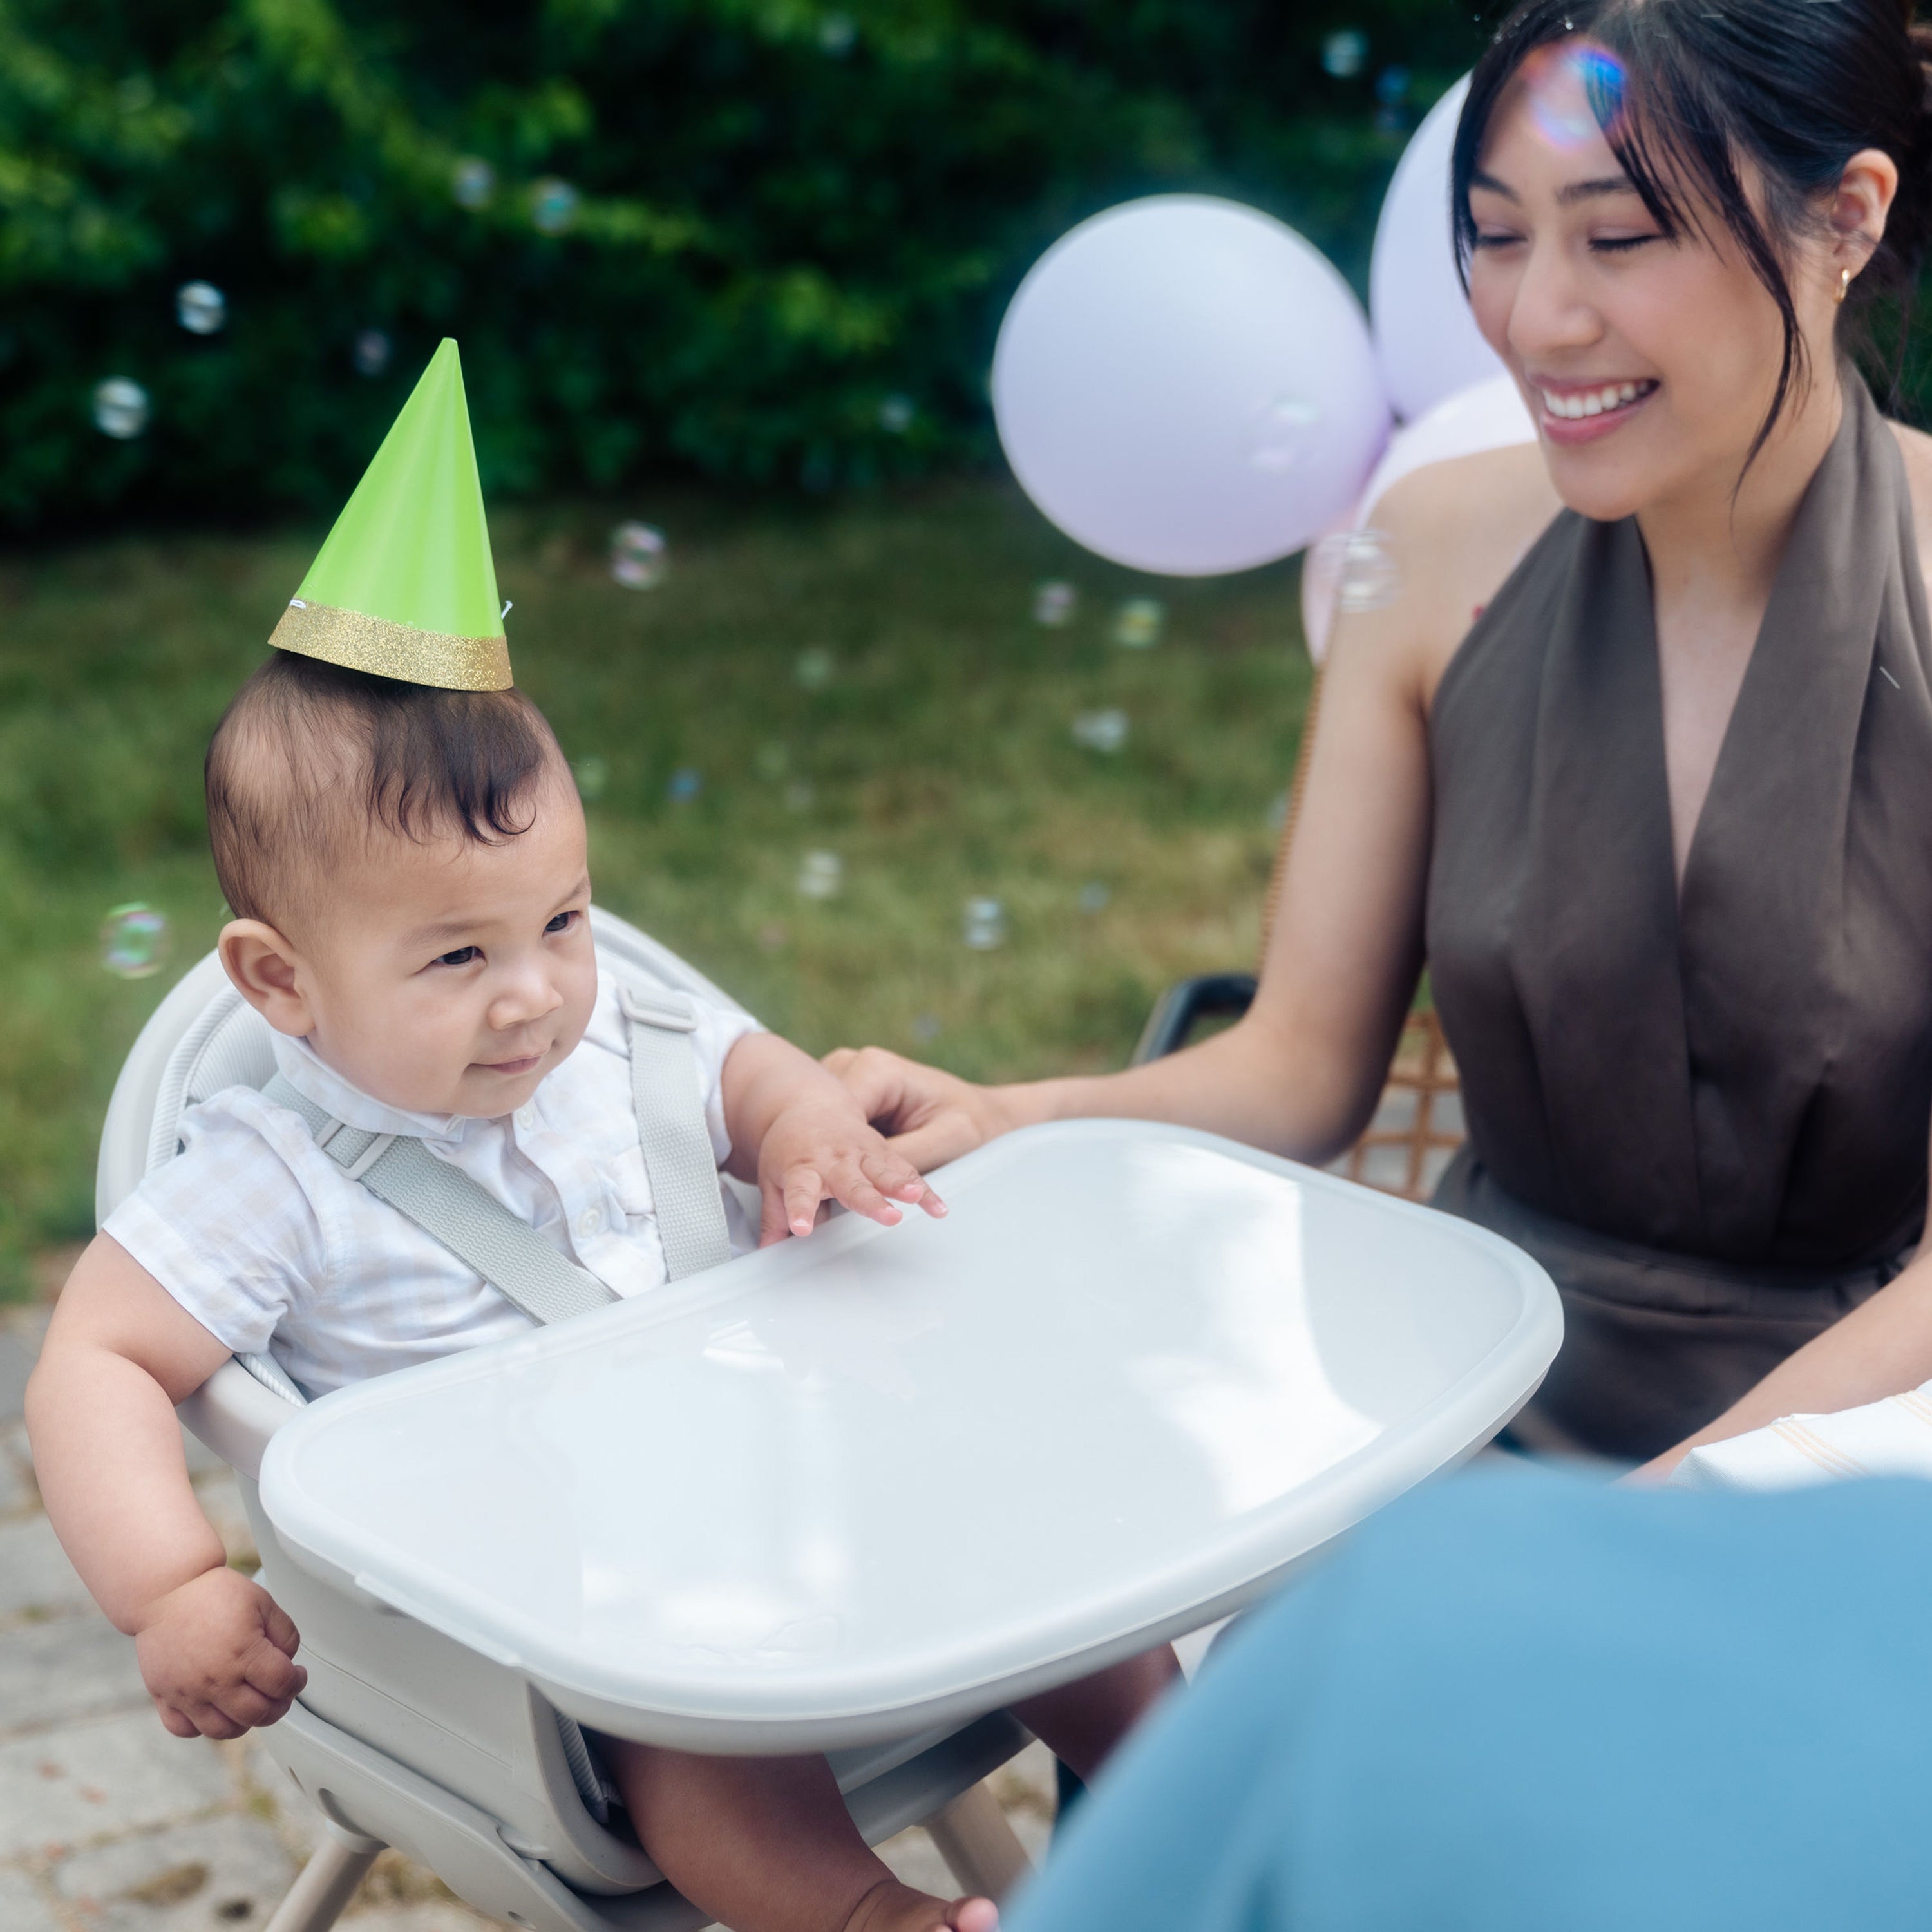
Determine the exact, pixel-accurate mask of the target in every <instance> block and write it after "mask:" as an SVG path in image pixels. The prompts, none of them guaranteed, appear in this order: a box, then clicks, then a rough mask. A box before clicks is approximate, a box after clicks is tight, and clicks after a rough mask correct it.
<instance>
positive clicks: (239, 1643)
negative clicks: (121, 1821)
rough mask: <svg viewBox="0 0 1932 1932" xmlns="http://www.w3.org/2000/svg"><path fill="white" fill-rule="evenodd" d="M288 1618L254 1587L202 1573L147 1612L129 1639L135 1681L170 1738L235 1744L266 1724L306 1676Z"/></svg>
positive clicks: (227, 1574) (282, 1711) (226, 1573)
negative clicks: (137, 1677) (138, 1669)
mask: <svg viewBox="0 0 1932 1932" xmlns="http://www.w3.org/2000/svg"><path fill="white" fill-rule="evenodd" d="M300 1642H301V1639H300V1637H299V1636H298V1635H297V1634H296V1627H295V1625H293V1623H292V1622H290V1620H289V1616H288V1613H287V1612H286V1611H285V1610H283V1609H282V1607H281V1605H280V1604H278V1603H277V1602H276V1601H275V1599H274V1598H272V1597H271V1596H270V1595H269V1593H268V1592H267V1591H266V1590H265V1589H263V1588H262V1587H261V1586H260V1584H259V1583H251V1581H250V1580H249V1579H248V1578H247V1577H243V1576H241V1575H239V1574H237V1573H236V1571H233V1570H228V1569H220V1570H208V1571H203V1572H202V1574H201V1575H199V1577H193V1578H192V1579H191V1580H190V1581H188V1582H187V1583H183V1584H181V1586H179V1587H178V1588H177V1589H172V1590H170V1591H169V1592H168V1594H167V1595H166V1596H164V1597H162V1598H159V1599H158V1600H157V1601H155V1602H154V1603H153V1604H150V1605H149V1606H148V1614H147V1616H146V1618H145V1620H144V1621H143V1622H142V1625H141V1627H140V1628H139V1630H138V1631H136V1632H135V1634H134V1655H135V1658H136V1661H138V1662H139V1664H140V1667H141V1681H142V1682H143V1683H144V1684H145V1685H146V1686H147V1687H148V1696H149V1697H151V1698H153V1700H154V1709H156V1710H157V1712H160V1719H161V1722H162V1723H163V1724H165V1725H166V1727H168V1729H169V1730H170V1731H172V1733H174V1734H175V1736H176V1737H178V1738H192V1737H204V1738H239V1736H241V1735H242V1733H243V1732H245V1731H247V1730H253V1729H254V1727H255V1726H257V1725H258V1724H274V1723H275V1722H276V1721H278V1719H279V1718H282V1717H283V1716H284V1715H286V1714H287V1710H288V1708H289V1706H290V1705H291V1704H292V1703H294V1701H295V1700H296V1698H297V1697H299V1696H300V1695H301V1694H302V1688H303V1687H304V1685H306V1684H307V1683H308V1672H307V1671H306V1670H303V1669H302V1666H301V1665H300V1664H297V1663H296V1661H294V1660H295V1654H296V1646H298V1645H299V1643H300Z"/></svg>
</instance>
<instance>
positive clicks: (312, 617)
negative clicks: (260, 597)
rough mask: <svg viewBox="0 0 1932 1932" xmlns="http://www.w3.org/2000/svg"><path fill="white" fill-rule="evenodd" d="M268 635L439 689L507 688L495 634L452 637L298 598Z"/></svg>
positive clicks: (504, 648) (502, 648)
mask: <svg viewBox="0 0 1932 1932" xmlns="http://www.w3.org/2000/svg"><path fill="white" fill-rule="evenodd" d="M269 643H272V645H274V646H275V648H276V649H278V650H281V651H293V652H296V653H297V655H299V656H302V657H305V658H321V659H322V660H323V661H324V662H325V663H327V664H341V665H342V666H343V667H344V669H346V670H363V671H368V672H369V673H371V675H372V676H376V677H392V678H395V679H398V681H399V682H402V683H404V684H429V685H437V686H438V687H439V688H441V689H443V690H444V691H508V689H509V688H510V685H511V676H510V647H509V646H508V643H506V642H505V640H503V639H502V637H452V636H451V635H450V634H449V633H448V632H447V631H422V630H419V629H418V628H416V625H413V624H398V623H396V622H394V621H393V620H392V619H389V618H387V617H371V616H365V614H364V613H362V611H360V610H338V609H337V608H336V607H335V605H334V604H317V603H314V602H312V601H309V602H305V601H303V600H302V598H296V599H294V600H293V601H291V603H290V605H289V607H288V608H287V610H284V612H283V613H282V616H281V622H279V623H278V624H277V625H276V626H275V634H274V635H273V636H272V637H270V638H269Z"/></svg>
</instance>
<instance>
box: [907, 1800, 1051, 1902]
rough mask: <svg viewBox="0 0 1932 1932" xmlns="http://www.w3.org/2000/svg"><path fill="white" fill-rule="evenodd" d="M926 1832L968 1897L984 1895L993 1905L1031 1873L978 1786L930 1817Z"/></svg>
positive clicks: (995, 1803)
mask: <svg viewBox="0 0 1932 1932" xmlns="http://www.w3.org/2000/svg"><path fill="white" fill-rule="evenodd" d="M926 1831H927V1832H928V1833H929V1835H930V1836H931V1838H932V1842H933V1843H935V1845H936V1846H938V1848H939V1855H940V1856H941V1858H944V1860H945V1861H946V1862H947V1864H948V1865H949V1866H950V1867H951V1869H952V1872H953V1876H954V1877H955V1878H956V1879H958V1880H959V1882H960V1883H961V1884H962V1885H964V1886H965V1888H966V1889H967V1890H968V1891H977V1892H983V1893H985V1894H986V1896H987V1897H989V1898H990V1899H992V1900H993V1901H994V1902H995V1903H996V1904H997V1903H1000V1902H1001V1901H1002V1900H1004V1899H1005V1897H1006V1896H1007V1893H1008V1892H1010V1891H1012V1889H1013V1887H1014V1886H1015V1885H1018V1884H1019V1882H1020V1880H1021V1879H1023V1878H1025V1877H1028V1876H1030V1875H1031V1873H1032V1870H1033V1863H1032V1861H1031V1859H1029V1858H1028V1856H1027V1855H1026V1848H1025V1846H1023V1845H1022V1843H1020V1841H1019V1839H1018V1838H1016V1837H1015V1836H1014V1835H1013V1827H1012V1826H1010V1825H1009V1824H1008V1823H1007V1814H1005V1813H1004V1811H1001V1809H1000V1801H999V1800H998V1799H997V1798H995V1796H993V1794H992V1792H991V1791H989V1790H988V1789H987V1788H986V1785H985V1784H984V1783H981V1784H976V1785H974V1786H972V1787H971V1788H970V1789H968V1790H965V1791H962V1793H960V1794H959V1796H958V1797H957V1798H956V1799H953V1802H952V1803H951V1804H950V1805H947V1806H946V1807H945V1808H944V1810H942V1811H935V1813H934V1814H932V1817H930V1818H929V1819H927V1820H926Z"/></svg>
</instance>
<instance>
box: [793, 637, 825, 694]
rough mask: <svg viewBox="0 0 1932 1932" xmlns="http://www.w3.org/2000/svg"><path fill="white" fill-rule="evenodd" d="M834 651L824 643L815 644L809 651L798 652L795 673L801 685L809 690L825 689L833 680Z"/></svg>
mask: <svg viewBox="0 0 1932 1932" xmlns="http://www.w3.org/2000/svg"><path fill="white" fill-rule="evenodd" d="M793 674H794V675H795V676H796V678H797V679H798V681H799V685H801V686H802V688H804V689H805V690H807V691H823V689H824V688H825V687H826V685H828V684H829V683H830V682H832V653H831V652H829V651H828V650H826V649H824V647H823V646H822V645H818V644H814V645H813V646H812V647H811V649H810V650H808V651H800V652H799V654H798V667H797V669H796V672H795V673H793Z"/></svg>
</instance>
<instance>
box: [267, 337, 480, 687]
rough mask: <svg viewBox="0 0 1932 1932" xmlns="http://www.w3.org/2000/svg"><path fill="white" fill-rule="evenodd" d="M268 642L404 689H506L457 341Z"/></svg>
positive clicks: (413, 398) (444, 351) (429, 375)
mask: <svg viewBox="0 0 1932 1932" xmlns="http://www.w3.org/2000/svg"><path fill="white" fill-rule="evenodd" d="M269 642H270V643H272V644H273V645H275V647H276V648H277V649H278V650H284V651H296V652H299V653H300V654H301V655H302V656H304V657H311V658H324V659H326V661H328V662H329V663H330V664H343V665H346V666H347V667H348V668H349V669H350V670H362V671H371V672H373V673H374V674H375V675H376V676H378V677H392V678H395V679H398V680H399V681H400V682H403V683H405V684H429V685H440V687H442V688H443V689H444V690H446V691H504V690H507V689H508V687H509V685H510V682H511V679H510V649H509V646H508V644H507V643H505V641H504V638H503V619H502V608H501V607H500V606H499V604H498V602H497V599H496V566H495V565H493V563H492V562H491V561H490V529H489V526H488V525H487V523H485V522H484V519H483V486H482V484H481V483H480V482H479V481H478V480H477V475H476V451H475V446H474V445H473V444H472V443H471V441H470V440H469V405H468V404H466V402H465V401H464V400H463V365H462V362H461V361H460V359H458V356H457V353H456V344H455V343H454V342H452V341H449V340H448V339H447V338H446V339H445V341H444V342H443V345H442V347H440V348H439V349H438V350H437V352H436V353H435V354H434V356H431V358H430V364H429V367H428V368H427V369H425V371H423V374H422V380H421V381H420V382H419V383H417V385H416V388H415V389H414V390H413V392H412V393H411V395H410V399H409V401H407V403H405V404H404V405H403V410H402V413H401V415H400V416H398V417H397V419H396V420H395V423H394V424H393V425H392V426H391V428H390V430H389V434H388V435H387V436H386V437H384V438H383V446H382V448H381V449H379V450H377V452H376V456H375V460H374V461H373V462H372V463H371V464H370V465H369V467H368V469H367V470H366V471H365V472H364V473H363V477H362V481H361V482H360V483H359V484H356V493H355V495H354V496H351V497H350V499H349V502H348V504H347V506H346V507H345V508H344V511H343V512H342V514H341V516H339V517H337V519H336V520H335V529H332V530H331V531H330V532H329V541H327V542H326V543H325V544H323V547H322V550H321V552H320V554H319V555H318V556H317V558H316V560H315V561H314V563H312V564H311V565H310V566H309V572H308V575H307V576H306V577H304V578H303V579H302V588H301V589H299V591H297V592H296V594H295V595H294V596H293V597H292V598H290V600H289V607H288V608H287V610H284V612H283V613H282V616H281V622H279V623H278V624H277V625H276V626H275V634H274V636H272V637H271V638H270V639H269Z"/></svg>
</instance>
